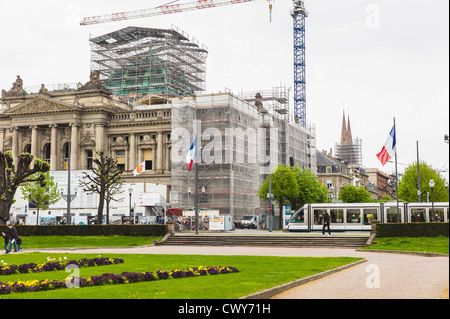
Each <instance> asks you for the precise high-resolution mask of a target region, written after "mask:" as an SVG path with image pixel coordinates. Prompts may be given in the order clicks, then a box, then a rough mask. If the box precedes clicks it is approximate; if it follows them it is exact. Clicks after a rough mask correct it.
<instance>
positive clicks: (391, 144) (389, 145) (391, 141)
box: [377, 125, 397, 166]
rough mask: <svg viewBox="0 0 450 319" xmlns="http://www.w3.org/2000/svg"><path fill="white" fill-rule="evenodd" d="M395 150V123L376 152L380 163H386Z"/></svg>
mask: <svg viewBox="0 0 450 319" xmlns="http://www.w3.org/2000/svg"><path fill="white" fill-rule="evenodd" d="M396 152H397V139H396V136H395V125H394V127H392V130H391V133H389V137H388V139H387V141H386V143H385V144H384V146H383V148H382V149H381V152H380V153H378V154H377V157H378V159H379V160H380V162H381V165H383V166H384V164H386V163H387V161H389V160H390V159H391V158H392V157H394V155H395V153H396Z"/></svg>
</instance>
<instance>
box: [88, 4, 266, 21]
mask: <svg viewBox="0 0 450 319" xmlns="http://www.w3.org/2000/svg"><path fill="white" fill-rule="evenodd" d="M252 1H258V0H197V1H195V2H187V3H181V4H171V5H165V6H160V7H156V8H151V9H145V10H138V11H130V12H117V13H112V14H108V15H103V16H92V17H86V18H84V19H83V20H82V21H81V22H80V25H82V26H86V25H92V24H99V23H106V22H116V21H124V20H130V19H137V18H145V17H151V16H156V15H166V14H172V13H180V12H185V11H190V10H198V9H208V8H214V7H220V6H225V5H231V4H240V3H246V2H252Z"/></svg>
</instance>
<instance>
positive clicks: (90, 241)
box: [21, 236, 162, 249]
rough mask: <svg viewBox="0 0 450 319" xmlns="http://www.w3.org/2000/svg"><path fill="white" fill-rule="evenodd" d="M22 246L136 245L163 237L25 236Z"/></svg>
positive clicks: (149, 243) (24, 247)
mask: <svg viewBox="0 0 450 319" xmlns="http://www.w3.org/2000/svg"><path fill="white" fill-rule="evenodd" d="M21 238H22V242H23V243H22V248H23V249H27V248H72V247H135V246H144V245H151V244H153V242H154V240H161V238H162V237H141V236H86V237H84V236H23V237H21Z"/></svg>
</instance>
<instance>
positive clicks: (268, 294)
mask: <svg viewBox="0 0 450 319" xmlns="http://www.w3.org/2000/svg"><path fill="white" fill-rule="evenodd" d="M365 262H367V259H363V260H358V261H356V262H354V263H351V264H348V265H345V266H341V267H338V268H334V269H330V270H327V271H324V272H321V273H319V274H316V275H312V276H309V277H306V278H301V279H297V280H295V281H292V282H288V283H287V284H283V285H280V286H276V287H273V288H269V289H266V290H263V291H260V292H256V293H254V294H251V295H248V296H244V297H241V298H238V299H270V298H272V297H274V296H276V295H278V294H280V293H282V292H284V291H286V290H289V289H292V288H295V287H298V286H301V285H304V284H306V283H308V282H311V281H314V280H318V279H320V278H323V277H326V276H328V275H331V274H334V273H336V272H339V271H342V270H345V269H348V268H351V267H354V266H357V265H359V264H362V263H365Z"/></svg>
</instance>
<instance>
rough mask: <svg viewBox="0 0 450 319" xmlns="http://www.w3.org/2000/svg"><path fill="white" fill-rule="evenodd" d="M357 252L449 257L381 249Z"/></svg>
mask: <svg viewBox="0 0 450 319" xmlns="http://www.w3.org/2000/svg"><path fill="white" fill-rule="evenodd" d="M356 251H357V252H365V251H367V252H370V253H386V254H400V255H415V256H422V257H447V258H448V257H449V255H448V254H441V253H427V252H422V251H402V250H382V249H357V250H356Z"/></svg>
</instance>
